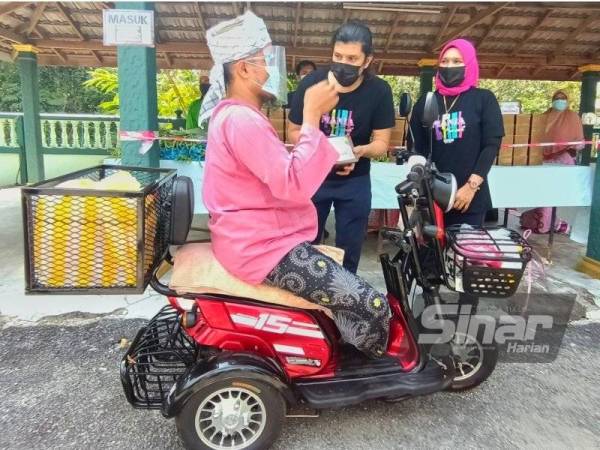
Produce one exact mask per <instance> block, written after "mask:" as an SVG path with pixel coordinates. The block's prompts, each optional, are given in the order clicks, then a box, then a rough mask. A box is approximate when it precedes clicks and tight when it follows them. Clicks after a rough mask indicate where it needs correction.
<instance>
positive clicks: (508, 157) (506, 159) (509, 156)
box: [497, 136, 513, 166]
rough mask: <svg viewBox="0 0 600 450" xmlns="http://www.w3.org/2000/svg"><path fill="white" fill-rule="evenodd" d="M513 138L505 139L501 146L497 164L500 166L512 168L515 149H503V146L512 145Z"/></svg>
mask: <svg viewBox="0 0 600 450" xmlns="http://www.w3.org/2000/svg"><path fill="white" fill-rule="evenodd" d="M512 143H513V142H512V136H511V137H504V138H503V139H502V144H501V145H500V150H499V151H498V159H497V161H498V162H497V164H498V165H499V166H512V162H513V149H512V148H510V147H503V145H510V144H512Z"/></svg>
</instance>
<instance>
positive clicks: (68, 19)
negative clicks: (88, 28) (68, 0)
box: [54, 2, 87, 41]
mask: <svg viewBox="0 0 600 450" xmlns="http://www.w3.org/2000/svg"><path fill="white" fill-rule="evenodd" d="M54 4H55V5H56V7H57V8H58V10H59V11H60V13H61V14H62V15H63V17H64V18H65V19H67V22H69V25H71V28H73V30H75V33H76V34H77V36H79V39H81V40H82V41H85V40H87V39H86V37H85V36H84V35H83V33H82V32H81V31H80V30H79V27H78V26H77V24H76V23H75V21H74V20H73V19H72V18H71V15H70V14H69V12H68V11H67V10H66V9H65V8H64V7H63V5H61V4H60V2H55V3H54Z"/></svg>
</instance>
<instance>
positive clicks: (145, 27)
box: [102, 9, 154, 47]
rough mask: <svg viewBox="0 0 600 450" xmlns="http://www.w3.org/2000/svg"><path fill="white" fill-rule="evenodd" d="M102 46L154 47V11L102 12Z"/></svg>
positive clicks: (124, 10)
mask: <svg viewBox="0 0 600 450" xmlns="http://www.w3.org/2000/svg"><path fill="white" fill-rule="evenodd" d="M102 21H103V31H104V45H106V46H110V45H130V46H137V47H154V11H144V10H137V9H104V10H102Z"/></svg>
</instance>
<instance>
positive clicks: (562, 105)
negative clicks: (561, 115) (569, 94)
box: [552, 100, 569, 111]
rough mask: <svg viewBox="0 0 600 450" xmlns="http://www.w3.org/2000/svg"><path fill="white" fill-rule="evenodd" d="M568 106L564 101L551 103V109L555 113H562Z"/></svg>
mask: <svg viewBox="0 0 600 450" xmlns="http://www.w3.org/2000/svg"><path fill="white" fill-rule="evenodd" d="M568 106H569V102H567V101H566V100H554V101H553V102H552V107H553V108H554V109H555V110H557V111H564V110H565V109H567V107H568Z"/></svg>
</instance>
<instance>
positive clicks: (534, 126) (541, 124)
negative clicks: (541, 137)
mask: <svg viewBox="0 0 600 450" xmlns="http://www.w3.org/2000/svg"><path fill="white" fill-rule="evenodd" d="M545 127H546V116H545V115H544V114H535V115H533V116H532V117H531V131H532V132H533V131H534V130H536V131H543V130H544V128H545Z"/></svg>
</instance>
